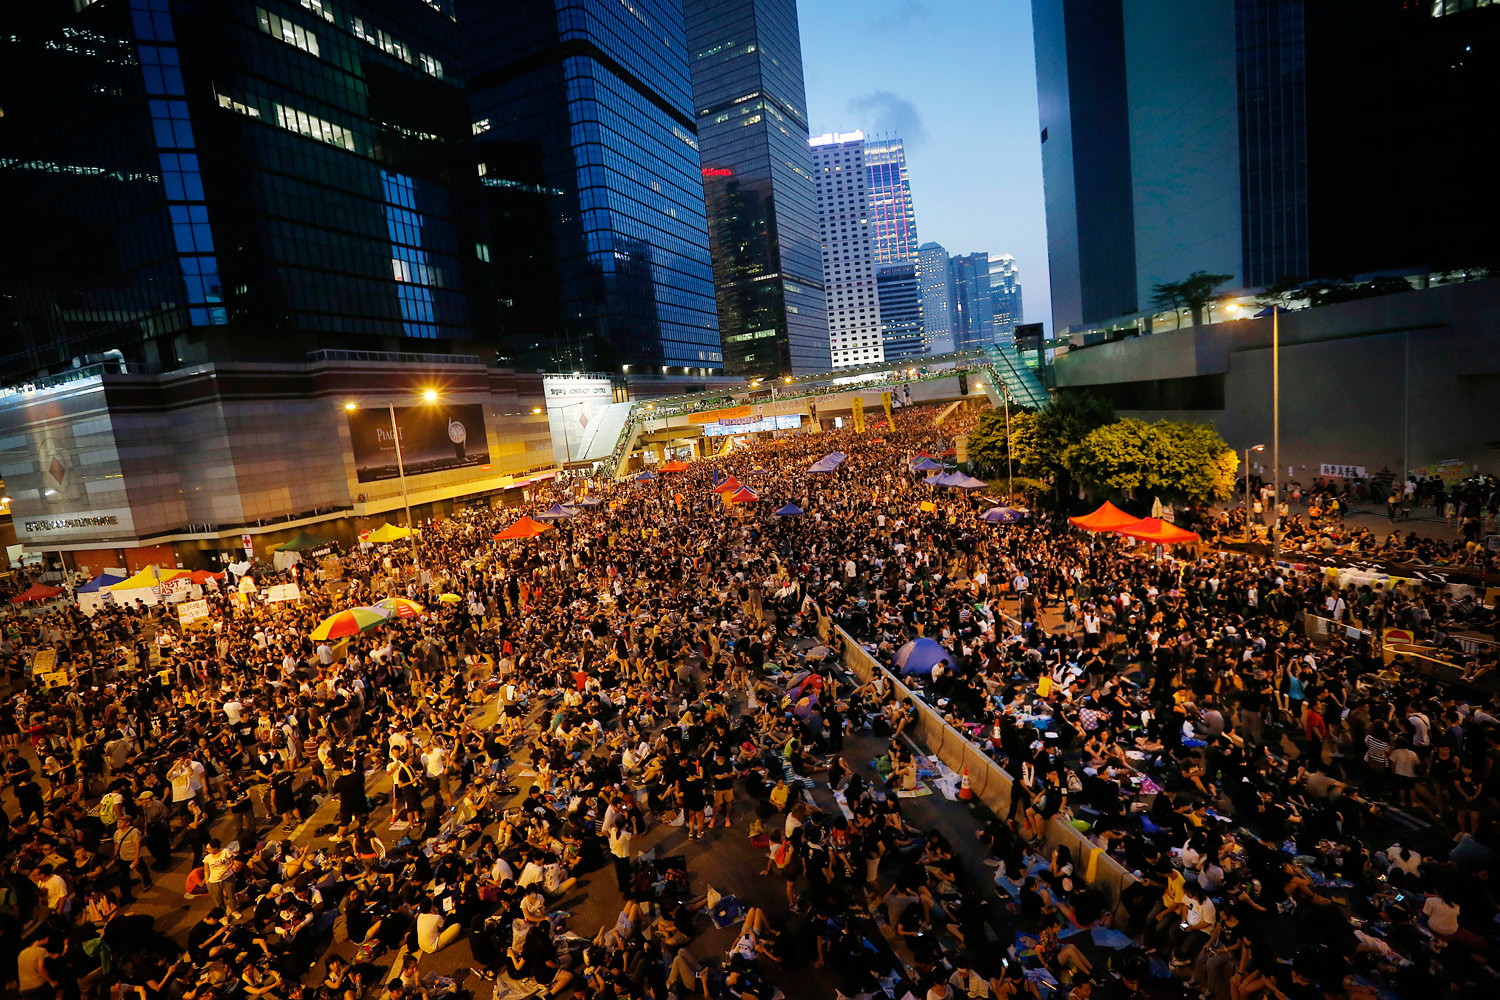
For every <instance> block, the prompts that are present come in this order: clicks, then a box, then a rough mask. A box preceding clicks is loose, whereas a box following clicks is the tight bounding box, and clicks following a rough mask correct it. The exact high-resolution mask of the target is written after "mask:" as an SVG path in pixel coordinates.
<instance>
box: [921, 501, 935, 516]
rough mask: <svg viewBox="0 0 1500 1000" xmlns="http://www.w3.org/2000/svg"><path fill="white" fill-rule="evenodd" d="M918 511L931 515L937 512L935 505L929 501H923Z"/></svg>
mask: <svg viewBox="0 0 1500 1000" xmlns="http://www.w3.org/2000/svg"><path fill="white" fill-rule="evenodd" d="M919 509H921V510H924V511H926V512H927V513H929V514H931V513H932V512H933V511H935V510H937V504H935V503H933V502H932V501H931V500H923V501H922V504H921V507H920V508H919Z"/></svg>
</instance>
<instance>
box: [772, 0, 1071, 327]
mask: <svg viewBox="0 0 1500 1000" xmlns="http://www.w3.org/2000/svg"><path fill="white" fill-rule="evenodd" d="M799 16H800V18H801V26H802V62H803V67H804V72H805V74H806V76H807V105H808V119H809V125H810V126H811V129H812V133H813V134H814V135H818V134H820V133H823V132H833V131H839V132H847V131H851V130H853V129H864V130H865V131H866V132H867V133H868V132H882V131H887V130H890V131H895V132H899V133H900V135H901V138H902V139H903V140H904V141H905V144H906V158H907V165H908V168H909V170H910V173H911V187H912V197H913V199H914V200H915V201H916V205H917V234H918V235H919V236H920V237H921V239H922V241H923V242H924V243H925V242H928V241H936V242H938V243H941V244H943V246H945V247H947V248H948V252H949V253H955V254H957V253H972V252H973V251H976V250H986V251H988V252H990V253H991V254H1001V253H1009V254H1013V255H1014V256H1015V258H1016V264H1017V265H1018V266H1019V267H1020V269H1021V284H1022V286H1023V290H1024V300H1025V309H1026V319H1027V320H1028V321H1031V322H1036V321H1045V322H1047V325H1048V327H1049V328H1050V326H1051V312H1052V305H1051V296H1050V293H1049V289H1048V285H1047V234H1046V226H1045V217H1044V215H1043V210H1042V156H1041V144H1040V142H1039V137H1038V133H1039V132H1040V127H1039V126H1038V125H1037V111H1036V60H1035V55H1034V53H1033V50H1032V46H1031V3H1030V0H799Z"/></svg>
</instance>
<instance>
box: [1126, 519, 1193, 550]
mask: <svg viewBox="0 0 1500 1000" xmlns="http://www.w3.org/2000/svg"><path fill="white" fill-rule="evenodd" d="M1120 534H1122V535H1125V536H1127V537H1129V538H1138V539H1140V540H1141V541H1143V542H1152V543H1155V544H1157V545H1177V544H1179V543H1181V542H1196V541H1197V540H1198V533H1197V532H1195V531H1188V530H1187V529H1185V528H1179V527H1177V525H1175V524H1170V523H1168V522H1166V521H1163V520H1161V519H1160V518H1155V517H1148V518H1146V519H1145V520H1144V521H1137V522H1136V523H1135V524H1132V525H1131V526H1130V527H1128V528H1121V529H1120Z"/></svg>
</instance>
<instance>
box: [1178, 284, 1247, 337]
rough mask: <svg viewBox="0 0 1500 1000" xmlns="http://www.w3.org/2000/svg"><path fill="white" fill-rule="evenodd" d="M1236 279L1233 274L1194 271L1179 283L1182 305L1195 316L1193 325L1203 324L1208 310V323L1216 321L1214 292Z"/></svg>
mask: <svg viewBox="0 0 1500 1000" xmlns="http://www.w3.org/2000/svg"><path fill="white" fill-rule="evenodd" d="M1233 279H1234V275H1232V274H1209V273H1208V272H1207V271H1194V272H1193V273H1192V274H1190V275H1188V276H1187V278H1186V279H1184V280H1183V281H1181V282H1179V283H1178V289H1179V291H1178V294H1179V295H1180V296H1181V298H1182V304H1183V305H1184V306H1186V307H1187V308H1188V309H1189V310H1191V311H1192V314H1193V325H1194V326H1198V325H1199V324H1200V323H1202V322H1203V311H1204V310H1205V309H1207V310H1208V321H1209V322H1210V323H1212V322H1213V321H1214V313H1213V301H1214V291H1215V290H1216V289H1217V288H1218V287H1219V286H1220V285H1222V284H1224V282H1226V281H1231V280H1233Z"/></svg>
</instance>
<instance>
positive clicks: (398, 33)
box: [0, 0, 487, 381]
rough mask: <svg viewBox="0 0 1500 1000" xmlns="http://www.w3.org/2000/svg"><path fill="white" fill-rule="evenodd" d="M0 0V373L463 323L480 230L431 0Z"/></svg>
mask: <svg viewBox="0 0 1500 1000" xmlns="http://www.w3.org/2000/svg"><path fill="white" fill-rule="evenodd" d="M6 13H7V19H8V20H7V30H6V33H5V35H4V37H3V38H0V93H4V95H5V98H4V100H5V107H4V117H3V118H0V184H3V185H4V191H5V198H4V199H3V202H4V204H3V206H0V213H3V220H0V230H3V231H4V233H5V234H6V239H5V241H4V246H5V248H4V250H3V251H0V254H3V255H4V264H3V266H0V379H3V380H5V381H14V380H17V379H20V378H25V377H29V376H30V375H33V374H36V373H38V372H44V371H49V370H56V369H58V368H62V367H69V366H75V365H79V364H85V363H87V362H88V361H90V360H98V359H99V358H100V357H102V356H103V355H104V354H106V352H109V356H110V357H111V358H117V357H122V358H124V359H125V360H126V361H128V362H135V363H141V364H145V365H148V366H158V367H162V368H167V369H171V368H176V367H180V366H182V365H185V364H191V363H195V362H200V361H210V360H233V359H250V360H254V359H266V358H296V359H299V360H300V359H301V358H302V357H303V356H305V354H306V353H307V351H308V350H310V349H312V348H315V347H319V348H338V347H349V348H363V349H376V350H379V349H391V348H394V347H405V348H406V349H411V348H413V347H416V348H418V349H422V350H433V349H438V350H441V349H444V347H443V346H442V345H445V344H448V343H451V342H454V341H467V340H470V339H472V338H473V337H474V324H473V319H472V317H471V314H470V308H469V291H470V289H471V288H473V287H475V285H476V284H477V283H478V282H479V281H480V272H481V270H482V266H483V261H482V260H481V259H480V258H479V255H478V254H477V252H476V248H477V247H482V246H483V244H484V243H485V242H486V240H487V237H486V236H485V235H484V234H483V232H482V230H481V229H480V228H479V227H478V226H477V224H476V223H475V222H474V218H473V217H474V215H475V214H476V213H475V212H474V211H473V204H474V197H475V196H476V195H477V191H478V188H477V184H476V183H475V182H474V180H473V177H474V168H473V166H472V164H471V163H469V162H468V160H467V153H466V150H465V142H466V140H467V135H466V132H467V128H466V125H465V119H466V117H467V115H466V111H465V104H464V90H463V87H464V81H463V76H462V70H461V68H460V67H459V64H458V63H459V60H458V54H457V39H458V28H457V25H456V24H455V22H454V21H453V19H452V18H451V17H450V16H449V13H448V8H447V7H446V6H445V5H444V4H442V3H438V4H435V5H429V4H410V3H400V2H393V0H360V2H347V3H338V4H336V5H331V4H326V3H323V2H318V0H303V2H301V3H300V4H298V3H292V2H286V0H283V2H271V0H264V2H261V3H259V4H257V3H256V2H254V0H223V2H219V3H197V2H186V0H182V2H171V3H169V2H168V0H119V2H113V3H94V4H24V5H19V6H15V7H14V8H13V9H7V12H6ZM116 351H118V352H119V355H115V354H114V353H112V352H116Z"/></svg>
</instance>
